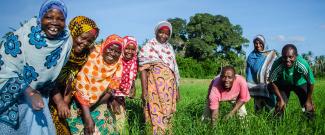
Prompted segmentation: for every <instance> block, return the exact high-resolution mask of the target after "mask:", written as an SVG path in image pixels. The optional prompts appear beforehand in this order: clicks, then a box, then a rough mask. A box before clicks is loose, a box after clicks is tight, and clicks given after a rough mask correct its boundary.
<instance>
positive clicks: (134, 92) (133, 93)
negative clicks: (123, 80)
mask: <svg viewBox="0 0 325 135" xmlns="http://www.w3.org/2000/svg"><path fill="white" fill-rule="evenodd" d="M135 95H136V88H135V80H133V82H132V86H131V89H130V94H129V98H131V99H133V98H134V97H135Z"/></svg>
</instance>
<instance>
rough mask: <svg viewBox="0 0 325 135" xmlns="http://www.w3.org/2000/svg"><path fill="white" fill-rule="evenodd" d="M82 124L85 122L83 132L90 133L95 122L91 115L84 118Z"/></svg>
mask: <svg viewBox="0 0 325 135" xmlns="http://www.w3.org/2000/svg"><path fill="white" fill-rule="evenodd" d="M84 124H85V128H84V134H85V135H92V134H93V133H94V132H95V123H94V121H93V119H92V118H91V116H89V117H85V118H84Z"/></svg>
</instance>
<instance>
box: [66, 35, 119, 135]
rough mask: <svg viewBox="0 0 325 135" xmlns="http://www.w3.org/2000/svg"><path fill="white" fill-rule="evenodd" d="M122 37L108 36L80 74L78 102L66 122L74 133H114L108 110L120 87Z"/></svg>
mask: <svg viewBox="0 0 325 135" xmlns="http://www.w3.org/2000/svg"><path fill="white" fill-rule="evenodd" d="M122 46H123V38H121V37H119V36H117V35H111V36H109V37H108V38H107V39H106V40H105V42H103V43H102V44H101V45H100V46H96V47H95V50H94V51H93V52H91V53H90V55H89V58H88V61H87V62H86V64H85V65H84V66H83V67H82V69H81V71H80V72H79V73H78V75H77V80H76V92H75V94H74V97H75V101H77V102H73V103H72V107H71V109H70V110H71V117H70V118H68V119H67V121H68V124H69V127H70V131H71V133H72V134H78V135H79V134H81V133H84V134H85V135H88V134H100V135H107V134H115V133H116V129H115V123H114V119H113V117H112V115H111V112H110V111H109V110H108V108H107V102H108V98H109V97H110V96H111V92H112V91H113V90H115V89H118V88H119V85H120V80H121V73H122V64H121V60H120V56H121V51H122Z"/></svg>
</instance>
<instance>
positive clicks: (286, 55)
mask: <svg viewBox="0 0 325 135" xmlns="http://www.w3.org/2000/svg"><path fill="white" fill-rule="evenodd" d="M296 59H297V55H296V53H295V51H294V49H292V48H290V49H288V50H287V51H284V52H283V53H282V62H283V64H284V65H285V66H286V67H287V68H290V67H292V65H293V63H294V62H295V61H296Z"/></svg>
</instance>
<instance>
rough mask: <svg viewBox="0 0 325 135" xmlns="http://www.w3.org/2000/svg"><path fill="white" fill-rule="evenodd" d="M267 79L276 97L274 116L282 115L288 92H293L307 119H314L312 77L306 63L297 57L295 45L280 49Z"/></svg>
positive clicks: (300, 57) (313, 80) (313, 81)
mask: <svg viewBox="0 0 325 135" xmlns="http://www.w3.org/2000/svg"><path fill="white" fill-rule="evenodd" d="M269 79H270V82H271V83H270V85H271V89H272V90H273V91H274V93H275V95H276V96H277V104H276V106H275V114H276V115H280V116H282V115H283V112H284V110H285V106H286V104H287V103H288V99H289V96H290V92H291V91H294V92H295V93H296V95H297V96H298V98H299V101H300V105H301V107H303V109H302V110H303V111H304V112H305V114H306V116H307V118H309V119H313V118H314V116H315V108H314V104H313V101H312V93H313V91H314V83H315V79H314V75H313V72H312V70H311V68H310V66H309V64H308V62H307V61H306V60H305V59H304V58H303V57H302V56H300V55H298V52H297V48H296V46H295V45H293V44H287V45H285V46H284V47H283V48H282V56H281V57H280V58H278V59H277V60H276V61H275V62H274V63H273V65H272V68H271V72H270V78H269Z"/></svg>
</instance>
